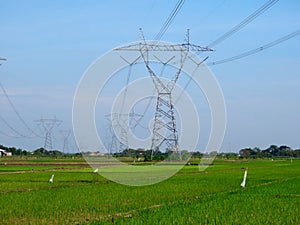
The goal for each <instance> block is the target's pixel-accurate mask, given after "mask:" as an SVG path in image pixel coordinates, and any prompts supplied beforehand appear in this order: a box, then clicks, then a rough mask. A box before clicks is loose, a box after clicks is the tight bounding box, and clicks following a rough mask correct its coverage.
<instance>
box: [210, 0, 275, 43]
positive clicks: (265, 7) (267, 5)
mask: <svg viewBox="0 0 300 225" xmlns="http://www.w3.org/2000/svg"><path fill="white" fill-rule="evenodd" d="M278 1H279V0H270V1H268V2H266V3H265V4H264V5H262V6H261V7H260V8H259V9H257V10H256V11H255V12H254V13H252V14H251V15H250V16H248V17H247V18H246V19H244V20H243V21H242V22H240V23H239V24H238V25H236V26H234V27H233V28H231V29H230V30H229V31H228V32H226V33H225V34H223V35H222V36H220V37H219V38H217V39H216V40H214V41H213V42H211V43H210V44H209V45H208V47H212V46H215V45H217V44H219V43H220V42H222V41H224V40H225V39H227V38H229V37H230V36H231V35H233V34H234V33H236V32H238V31H239V30H241V29H242V28H243V27H245V26H246V25H247V24H249V23H250V22H251V21H253V20H254V19H255V18H256V17H258V16H259V15H261V14H262V13H264V12H265V11H266V10H268V9H269V8H271V7H272V6H273V5H275V4H276V3H277V2H278Z"/></svg>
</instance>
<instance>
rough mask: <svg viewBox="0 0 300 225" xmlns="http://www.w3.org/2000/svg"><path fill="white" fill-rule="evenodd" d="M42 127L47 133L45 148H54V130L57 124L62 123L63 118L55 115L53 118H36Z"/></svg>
mask: <svg viewBox="0 0 300 225" xmlns="http://www.w3.org/2000/svg"><path fill="white" fill-rule="evenodd" d="M34 122H36V123H37V124H38V126H39V128H40V129H41V131H42V132H43V133H45V143H44V149H45V150H52V149H53V146H52V130H53V128H54V127H55V126H59V125H60V124H61V123H62V120H58V119H56V117H54V118H53V119H43V118H42V119H39V120H35V121H34Z"/></svg>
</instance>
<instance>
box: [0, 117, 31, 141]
mask: <svg viewBox="0 0 300 225" xmlns="http://www.w3.org/2000/svg"><path fill="white" fill-rule="evenodd" d="M0 120H1V121H2V122H3V123H4V124H5V125H6V126H7V127H8V128H10V129H11V130H12V131H13V132H15V133H16V134H17V135H19V137H24V138H26V137H27V136H25V135H23V134H21V133H20V132H19V131H17V130H16V129H15V128H13V127H12V126H11V125H10V124H9V123H8V122H7V121H6V120H5V119H4V118H3V117H2V116H0ZM19 137H14V138H19Z"/></svg>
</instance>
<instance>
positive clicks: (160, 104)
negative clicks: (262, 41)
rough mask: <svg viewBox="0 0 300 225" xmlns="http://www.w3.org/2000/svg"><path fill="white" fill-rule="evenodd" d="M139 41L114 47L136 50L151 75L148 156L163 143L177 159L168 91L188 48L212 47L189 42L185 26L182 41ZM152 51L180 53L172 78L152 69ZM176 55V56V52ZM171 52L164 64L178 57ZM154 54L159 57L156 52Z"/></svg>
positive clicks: (171, 100) (196, 49) (198, 49)
mask: <svg viewBox="0 0 300 225" xmlns="http://www.w3.org/2000/svg"><path fill="white" fill-rule="evenodd" d="M142 39H143V41H142V42H140V43H135V44H131V45H128V46H124V47H120V48H117V49H116V50H118V51H120V50H122V51H139V52H140V57H141V58H142V60H143V62H144V64H145V66H146V69H147V71H148V73H149V75H150V77H151V78H152V81H153V84H154V85H155V89H156V92H157V101H156V110H155V118H154V126H153V133H152V144H151V150H152V154H151V159H152V158H153V155H154V153H155V152H156V151H158V150H159V148H160V147H161V146H162V145H163V144H165V145H166V146H167V147H168V149H169V150H172V151H173V152H176V153H177V154H178V157H179V159H181V151H180V148H179V143H178V132H177V129H176V119H175V115H174V104H173V99H172V91H173V89H174V87H175V84H176V82H177V80H178V78H179V76H180V74H181V72H182V68H183V65H184V63H185V61H186V59H187V57H188V53H189V52H190V51H193V52H203V51H212V50H211V49H210V48H208V47H201V46H199V45H194V44H191V43H190V40H189V30H188V31H187V35H186V40H185V42H184V43H182V44H167V43H160V42H157V41H151V42H148V41H145V38H144V37H143V35H142ZM150 52H151V53H152V54H155V52H177V53H179V54H177V55H180V57H179V66H178V67H177V69H176V73H175V74H174V76H173V78H172V79H171V80H169V81H168V82H165V81H164V80H163V79H162V78H161V77H159V76H158V75H157V74H156V73H155V72H154V69H153V68H152V67H151V65H150V64H151V62H150V61H149V54H150ZM177 55H176V56H177ZM176 56H175V55H174V56H171V57H170V59H169V60H168V61H167V62H165V63H164V64H169V63H172V62H174V60H178V57H176ZM154 57H155V58H156V59H157V60H158V61H160V62H161V63H163V62H162V60H160V59H159V57H158V56H155V55H154Z"/></svg>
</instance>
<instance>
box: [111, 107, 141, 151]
mask: <svg viewBox="0 0 300 225" xmlns="http://www.w3.org/2000/svg"><path fill="white" fill-rule="evenodd" d="M106 117H107V119H108V120H109V122H110V125H109V131H110V136H111V142H110V145H109V146H108V149H109V153H110V154H111V153H113V152H115V153H118V152H123V151H124V150H125V149H127V148H128V147H129V146H128V131H129V130H130V128H131V127H130V122H131V120H132V119H133V118H135V117H142V115H140V114H137V113H112V114H109V115H106ZM116 132H117V134H118V136H119V138H117V135H116Z"/></svg>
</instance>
